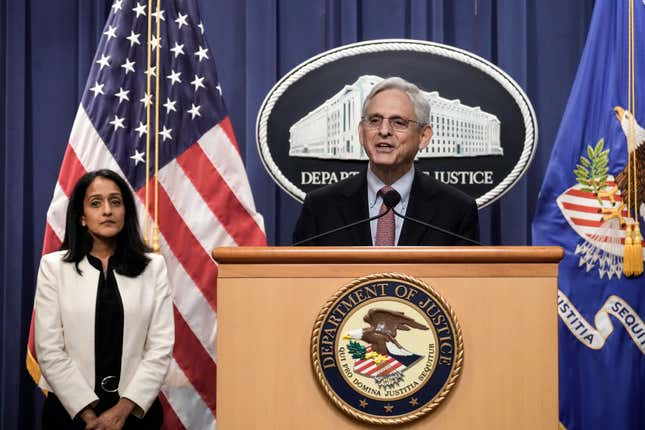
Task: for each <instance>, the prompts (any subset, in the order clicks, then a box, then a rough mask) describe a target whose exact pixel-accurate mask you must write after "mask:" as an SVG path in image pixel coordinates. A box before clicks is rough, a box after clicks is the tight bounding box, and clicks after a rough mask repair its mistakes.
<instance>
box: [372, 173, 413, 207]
mask: <svg viewBox="0 0 645 430" xmlns="http://www.w3.org/2000/svg"><path fill="white" fill-rule="evenodd" d="M413 180H414V166H412V167H411V168H410V170H408V171H407V172H406V173H405V174H404V175H403V176H401V177H400V178H399V179H397V181H396V182H394V183H393V184H392V185H391V187H392V188H394V189H395V190H396V191H397V192H398V193H399V194H400V195H401V202H407V201H408V198H409V197H410V191H411V190H412V181H413ZM384 186H385V184H384V183H383V181H381V180H380V179H379V177H378V176H376V175H375V174H374V172H372V169H371V167H370V166H368V167H367V199H368V204H369V207H374V205H375V204H376V202H377V201H379V198H380V196H379V195H378V192H379V190H380V189H381V188H383V187H384Z"/></svg>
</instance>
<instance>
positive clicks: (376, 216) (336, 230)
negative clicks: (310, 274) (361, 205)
mask: <svg viewBox="0 0 645 430" xmlns="http://www.w3.org/2000/svg"><path fill="white" fill-rule="evenodd" d="M390 211H392V212H394V210H393V209H392V208H387V210H386V211H385V212H383V213H382V214H378V215H374V216H373V217H371V218H367V219H361V220H358V221H355V222H353V223H351V224H346V225H342V226H340V227H338V228H335V229H333V230H329V231H325V232H322V233H320V234H317V235H315V236H312V237H308V238H306V239H303V240H300V241H298V242H296V243H294V244H293V245H292V246H300V245H302V244H303V243H307V242H311V241H312V240H316V239H318V238H321V237H323V236H327V235H328V234H332V233H336V232H338V231H341V230H345V229H346V228H351V227H354V226H355V225H359V224H362V223H364V222H371V221H374V220H375V219H379V218H381V217H382V216H385V214H387V213H388V212H390ZM394 213H396V212H394Z"/></svg>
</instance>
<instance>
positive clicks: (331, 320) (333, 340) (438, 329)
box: [311, 273, 463, 424]
mask: <svg viewBox="0 0 645 430" xmlns="http://www.w3.org/2000/svg"><path fill="white" fill-rule="evenodd" d="M311 355H312V364H313V369H314V372H315V374H316V376H317V378H318V381H319V382H320V384H321V386H322V389H323V391H324V392H325V393H326V394H327V395H328V396H329V398H330V399H331V400H332V401H333V402H334V403H335V404H336V406H338V407H339V408H341V409H342V410H343V411H344V412H345V413H347V414H349V415H350V416H352V417H354V418H357V419H359V420H362V421H366V422H369V423H375V424H401V423H405V422H410V421H412V420H415V419H417V418H419V417H421V416H423V415H424V414H427V413H428V412H430V411H432V410H433V409H434V408H436V407H437V406H438V405H439V404H440V403H441V402H442V401H443V400H444V399H445V397H446V396H447V395H448V393H449V392H450V390H451V389H452V388H453V386H454V385H455V383H456V382H457V378H459V374H460V372H461V367H462V363H463V341H462V337H461V328H460V327H459V323H458V322H457V318H456V316H455V314H454V312H453V311H452V309H451V308H450V305H449V304H448V303H447V302H446V301H445V299H444V298H443V297H441V295H439V294H438V293H437V292H435V291H434V290H433V289H432V288H431V287H430V286H428V285H427V284H425V283H423V282H422V281H419V280H417V279H414V278H412V277H410V276H407V275H402V274H396V273H378V274H374V275H370V276H366V277H363V278H360V279H356V280H354V281H352V282H351V283H349V284H347V285H345V286H343V287H342V288H341V289H340V290H339V291H338V292H337V293H336V294H335V295H334V296H333V297H331V298H330V299H329V301H328V302H327V303H326V304H325V306H324V307H323V309H322V310H321V311H320V314H319V316H318V318H317V319H316V323H315V324H314V329H313V333H312V338H311Z"/></svg>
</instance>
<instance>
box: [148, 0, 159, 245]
mask: <svg viewBox="0 0 645 430" xmlns="http://www.w3.org/2000/svg"><path fill="white" fill-rule="evenodd" d="M156 37H157V47H156V54H155V67H156V68H157V74H156V75H155V99H154V100H155V103H154V106H155V218H154V223H153V226H154V227H153V228H154V231H153V239H152V250H153V251H154V252H157V253H158V252H159V77H160V76H161V59H160V52H161V0H157V31H156ZM148 76H150V74H148Z"/></svg>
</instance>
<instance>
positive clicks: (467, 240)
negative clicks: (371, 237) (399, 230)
mask: <svg viewBox="0 0 645 430" xmlns="http://www.w3.org/2000/svg"><path fill="white" fill-rule="evenodd" d="M392 212H394V215H397V216H399V217H401V218H403V219H404V220H407V221H412V222H416V223H419V224H421V225H423V226H425V227H428V228H430V229H432V230H435V231H438V232H441V233H443V234H447V235H448V236H453V237H457V238H459V239H461V240H464V241H466V242H469V243H471V244H473V245H479V246H484V245H482V244H481V242H477V241H476V240H473V239H471V238H469V237H466V236H462V235H460V234H457V233H453V232H452V231H448V230H446V229H443V228H441V227H438V226H436V225H432V224H428V223H427V222H423V221H421V220H418V219H416V218H412V217H409V216H406V215H402V214H400V213H398V212H397V211H395V210H394V209H392Z"/></svg>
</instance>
